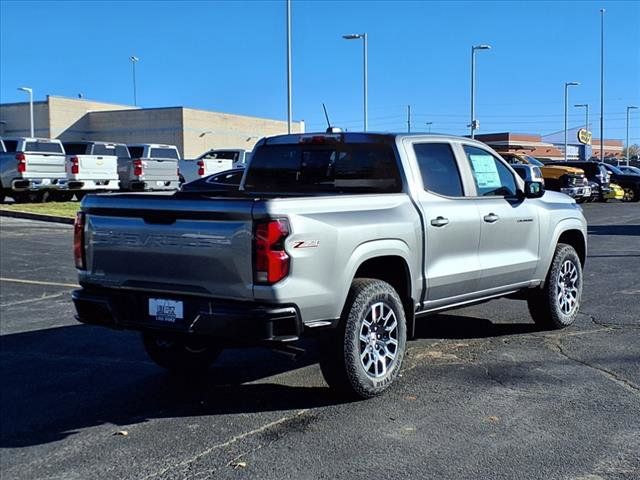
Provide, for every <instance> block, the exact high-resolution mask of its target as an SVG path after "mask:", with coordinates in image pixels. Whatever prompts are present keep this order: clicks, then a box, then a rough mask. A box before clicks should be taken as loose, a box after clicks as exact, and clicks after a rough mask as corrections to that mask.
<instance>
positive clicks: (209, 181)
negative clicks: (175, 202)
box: [181, 167, 244, 192]
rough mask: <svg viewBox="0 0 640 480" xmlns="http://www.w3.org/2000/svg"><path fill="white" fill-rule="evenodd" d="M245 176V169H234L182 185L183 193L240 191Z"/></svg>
mask: <svg viewBox="0 0 640 480" xmlns="http://www.w3.org/2000/svg"><path fill="white" fill-rule="evenodd" d="M242 175H244V167H243V168H232V169H231V170H225V171H223V172H218V173H214V174H213V175H209V176H208V177H205V178H199V179H198V180H194V181H193V182H189V183H185V184H184V185H182V188H181V191H183V192H229V191H234V190H238V188H239V187H240V182H241V181H242Z"/></svg>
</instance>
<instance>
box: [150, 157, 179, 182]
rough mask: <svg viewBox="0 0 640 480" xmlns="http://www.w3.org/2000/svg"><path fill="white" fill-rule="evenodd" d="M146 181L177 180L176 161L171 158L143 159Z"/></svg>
mask: <svg viewBox="0 0 640 480" xmlns="http://www.w3.org/2000/svg"><path fill="white" fill-rule="evenodd" d="M143 161H144V162H145V165H144V179H145V180H146V181H165V182H168V181H172V182H176V181H178V161H177V160H173V159H162V158H160V159H156V158H148V159H143Z"/></svg>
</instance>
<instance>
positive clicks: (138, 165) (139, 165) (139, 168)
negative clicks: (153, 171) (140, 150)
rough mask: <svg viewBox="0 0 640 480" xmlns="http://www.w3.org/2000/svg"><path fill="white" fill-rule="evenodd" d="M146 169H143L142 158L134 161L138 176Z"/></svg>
mask: <svg viewBox="0 0 640 480" xmlns="http://www.w3.org/2000/svg"><path fill="white" fill-rule="evenodd" d="M143 173H144V171H143V170H142V160H140V159H139V158H137V159H135V160H134V161H133V174H134V175H135V176H136V177H141V176H142V174H143Z"/></svg>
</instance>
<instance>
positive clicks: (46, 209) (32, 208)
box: [0, 202, 80, 218]
mask: <svg viewBox="0 0 640 480" xmlns="http://www.w3.org/2000/svg"><path fill="white" fill-rule="evenodd" d="M0 210H9V211H13V212H27V213H40V214H43V215H55V216H58V217H68V218H75V217H76V212H77V211H78V210H80V202H48V203H20V204H12V205H0Z"/></svg>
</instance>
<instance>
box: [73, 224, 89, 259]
mask: <svg viewBox="0 0 640 480" xmlns="http://www.w3.org/2000/svg"><path fill="white" fill-rule="evenodd" d="M84 221H85V214H84V212H78V213H77V214H76V221H75V222H74V224H73V258H74V260H75V263H76V268H77V269H79V270H84V269H85V266H86V265H85V253H84Z"/></svg>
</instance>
